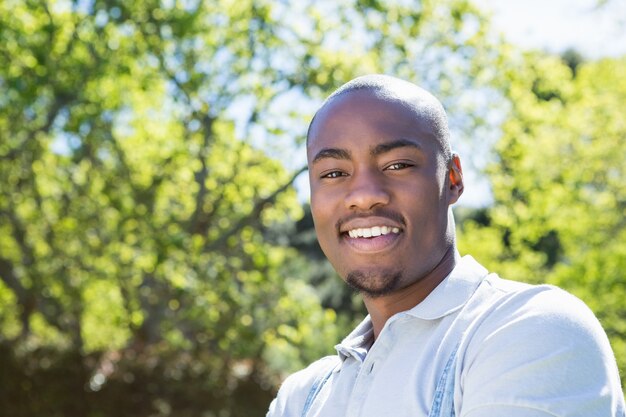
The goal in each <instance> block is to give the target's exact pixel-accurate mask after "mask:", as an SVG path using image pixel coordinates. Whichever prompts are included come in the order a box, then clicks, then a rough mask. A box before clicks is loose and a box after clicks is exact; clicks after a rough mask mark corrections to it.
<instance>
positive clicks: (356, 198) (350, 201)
mask: <svg viewBox="0 0 626 417" xmlns="http://www.w3.org/2000/svg"><path fill="white" fill-rule="evenodd" d="M379 174H380V173H376V172H368V171H361V172H358V173H353V175H352V178H351V180H350V188H349V190H348V193H347V194H346V198H345V205H346V208H348V209H350V210H359V211H361V210H362V211H367V210H371V209H373V208H374V207H376V206H384V205H386V204H388V203H389V200H390V195H389V192H388V190H387V188H386V186H385V183H384V178H382V177H381V176H380V175H379Z"/></svg>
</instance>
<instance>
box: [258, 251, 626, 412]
mask: <svg viewBox="0 0 626 417" xmlns="http://www.w3.org/2000/svg"><path fill="white" fill-rule="evenodd" d="M372 342H373V330H372V323H371V320H370V318H369V317H367V318H365V320H363V322H362V323H361V324H360V325H359V326H357V328H356V329H355V330H354V331H353V332H352V333H351V334H350V335H349V336H348V337H347V338H346V339H345V340H344V341H343V342H342V343H340V344H339V345H337V346H336V348H337V352H338V354H337V355H336V356H329V357H326V358H323V359H320V360H319V361H316V362H314V363H313V364H311V365H310V366H309V367H307V368H306V369H304V370H301V371H299V372H297V373H295V374H293V375H291V376H290V377H289V378H287V380H286V381H285V382H284V384H283V385H282V387H281V389H280V391H279V393H278V396H277V397H276V399H275V400H274V401H273V402H272V404H271V406H270V410H269V412H268V414H267V416H268V417H278V416H282V417H301V416H302V410H303V408H304V405H305V402H307V398H308V397H309V396H310V393H311V388H312V386H313V385H314V384H316V382H319V381H320V380H325V382H324V383H323V384H319V385H320V386H321V389H320V390H319V393H318V394H317V395H315V396H314V397H315V398H314V400H313V401H309V402H310V403H311V404H310V409H309V410H308V412H307V414H306V416H307V417H357V416H358V417H383V416H393V417H405V416H406V417H409V416H411V417H427V416H428V415H429V412H430V410H431V408H432V404H433V399H434V396H435V390H436V387H437V385H438V382H439V381H440V379H441V376H442V373H443V370H444V368H445V367H446V364H447V363H448V362H454V365H455V367H454V368H453V369H454V371H453V374H454V375H453V380H452V381H451V382H453V383H454V385H451V386H452V389H453V394H451V396H453V400H454V403H453V408H454V410H453V411H454V415H456V416H459V417H496V416H498V417H522V416H523V417H535V416H536V417H547V416H580V417H595V416H597V417H624V396H623V393H622V390H621V383H620V379H619V374H618V370H617V365H616V362H615V357H614V355H613V352H612V350H611V347H610V345H609V341H608V339H607V337H606V334H605V333H604V331H603V330H602V327H601V326H600V324H599V322H598V320H597V319H596V318H595V316H594V315H593V313H592V312H591V311H590V310H589V309H588V308H587V306H585V304H584V303H583V302H582V301H580V300H579V299H577V298H575V297H574V296H572V295H570V294H568V293H566V292H565V291H562V290H560V289H558V288H556V287H553V286H548V285H541V286H532V285H528V284H522V283H518V282H513V281H507V280H503V279H501V278H499V277H498V276H496V275H494V274H490V275H488V273H487V271H486V270H485V269H484V268H483V267H482V266H480V265H479V264H478V263H477V262H476V261H475V260H474V259H473V258H471V257H470V256H465V257H463V258H462V259H461V260H460V261H459V262H458V263H457V266H456V268H455V269H454V270H453V271H452V273H451V274H450V275H449V276H448V277H447V278H446V279H445V280H444V281H442V282H441V284H439V286H438V287H437V288H435V290H434V291H433V292H432V293H431V294H430V295H429V296H428V297H427V298H426V299H425V300H424V301H422V302H421V303H419V304H418V305H417V306H415V307H414V308H412V309H410V310H408V311H405V312H401V313H398V314H396V315H394V316H393V317H391V318H390V319H389V320H388V321H387V323H386V324H385V326H384V327H383V329H382V331H381V332H380V334H379V336H378V338H377V339H376V341H375V342H374V343H372ZM451 358H452V359H451ZM326 377H327V379H325V378H326ZM307 408H308V406H307Z"/></svg>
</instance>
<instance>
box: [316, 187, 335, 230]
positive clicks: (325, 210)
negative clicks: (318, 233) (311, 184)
mask: <svg viewBox="0 0 626 417" xmlns="http://www.w3.org/2000/svg"><path fill="white" fill-rule="evenodd" d="M332 212H333V209H332V204H331V202H330V201H329V199H328V197H327V196H326V195H324V193H321V192H320V191H319V190H314V189H312V190H311V215H312V216H313V222H314V223H315V225H316V228H317V227H318V226H319V225H322V224H325V223H327V222H328V221H329V216H330V215H331V214H332Z"/></svg>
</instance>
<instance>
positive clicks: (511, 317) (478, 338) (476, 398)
mask: <svg viewBox="0 0 626 417" xmlns="http://www.w3.org/2000/svg"><path fill="white" fill-rule="evenodd" d="M483 284H485V285H490V286H491V287H492V290H493V294H494V295H495V296H494V297H493V298H491V300H492V301H491V302H490V303H489V305H487V306H485V310H484V311H483V313H482V314H481V317H480V320H479V321H478V322H477V323H475V326H474V328H473V329H472V331H471V335H469V338H468V343H467V345H466V348H465V351H464V357H463V371H462V372H463V376H462V385H463V389H464V391H465V392H464V395H463V403H464V406H466V407H470V408H471V407H488V406H489V404H496V403H497V404H500V406H501V405H502V404H512V405H513V404H514V405H516V406H520V405H524V406H528V407H529V408H538V409H541V410H544V411H545V412H546V413H548V414H549V413H553V414H554V415H563V413H564V411H568V413H565V414H566V415H572V416H574V415H585V413H587V414H586V415H607V416H608V415H613V414H612V413H611V412H610V410H611V409H613V410H615V409H616V407H618V403H619V402H620V400H619V396H620V395H621V388H620V381H619V374H618V371H617V366H616V362H615V357H614V355H613V353H612V350H611V346H610V344H609V341H608V338H607V336H606V334H605V332H604V330H603V329H602V326H601V325H600V322H599V321H598V320H597V318H596V317H595V316H594V314H593V312H592V311H591V310H590V309H589V308H588V307H587V306H586V305H585V303H584V302H582V301H581V300H580V299H578V298H577V297H575V296H573V295H572V294H570V293H568V292H566V291H563V290H561V289H559V288H557V287H554V286H549V285H538V286H533V285H528V284H520V283H516V282H512V281H507V280H502V279H500V278H498V277H495V276H490V277H489V278H487V279H486V280H485V282H484V283H483ZM594 407H595V408H594ZM599 410H602V414H598V412H599ZM483 411H487V410H483Z"/></svg>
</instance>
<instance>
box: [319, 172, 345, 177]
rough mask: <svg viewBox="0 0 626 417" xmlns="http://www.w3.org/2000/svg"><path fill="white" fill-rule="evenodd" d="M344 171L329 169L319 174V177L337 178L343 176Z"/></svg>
mask: <svg viewBox="0 0 626 417" xmlns="http://www.w3.org/2000/svg"><path fill="white" fill-rule="evenodd" d="M345 176H346V173H345V172H341V171H329V172H324V173H322V174H321V175H320V178H339V177H345Z"/></svg>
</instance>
